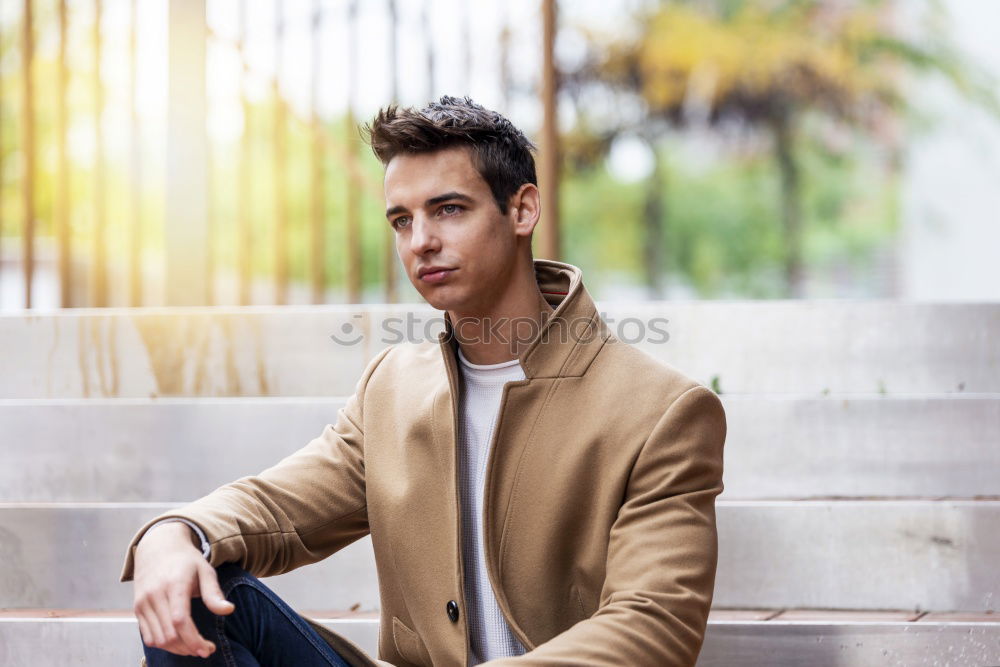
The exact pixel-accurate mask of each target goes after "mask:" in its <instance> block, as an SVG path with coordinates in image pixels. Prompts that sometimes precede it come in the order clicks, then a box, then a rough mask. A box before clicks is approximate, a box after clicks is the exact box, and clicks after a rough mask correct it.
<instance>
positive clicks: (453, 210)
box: [390, 204, 465, 229]
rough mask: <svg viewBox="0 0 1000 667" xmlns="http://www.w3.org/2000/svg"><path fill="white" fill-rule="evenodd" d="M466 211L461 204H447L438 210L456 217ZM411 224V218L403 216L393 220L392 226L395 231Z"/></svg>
mask: <svg viewBox="0 0 1000 667" xmlns="http://www.w3.org/2000/svg"><path fill="white" fill-rule="evenodd" d="M464 209H465V207H464V206H462V205H461V204H445V205H443V206H441V207H440V208H439V209H438V211H439V212H440V213H443V214H445V215H456V214H457V213H459V212H461V211H462V210H464ZM409 223H410V217H409V216H407V215H401V216H399V217H398V218H395V219H394V220H392V222H391V223H390V224H391V225H392V227H393V229H402V228H404V227H406V226H407V225H408V224H409Z"/></svg>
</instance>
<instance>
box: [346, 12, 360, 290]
mask: <svg viewBox="0 0 1000 667" xmlns="http://www.w3.org/2000/svg"><path fill="white" fill-rule="evenodd" d="M357 14H358V5H357V0H349V1H348V3H347V57H346V58H345V62H346V63H347V114H346V119H345V127H344V129H345V133H346V136H345V140H346V141H345V145H344V149H345V150H346V151H347V165H346V166H347V168H348V170H349V171H350V170H352V169H357V164H356V161H355V157H356V152H355V139H356V137H357V133H356V132H355V127H354V96H355V94H356V93H357V81H356V74H357V73H356V72H355V69H356V67H357V61H356V58H355V50H356V44H355V42H356V40H355V36H356V33H355V31H356V30H357ZM344 208H345V211H346V214H347V299H348V302H349V303H361V286H362V280H361V270H362V265H361V229H360V227H361V225H360V220H359V218H358V197H357V192H356V188H355V187H354V184H353V183H351V182H350V180H348V185H347V197H346V199H345V206H344Z"/></svg>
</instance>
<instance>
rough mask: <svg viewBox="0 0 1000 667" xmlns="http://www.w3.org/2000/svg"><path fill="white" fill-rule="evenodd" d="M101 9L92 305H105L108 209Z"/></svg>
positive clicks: (98, 13)
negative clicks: (105, 174) (105, 188)
mask: <svg viewBox="0 0 1000 667" xmlns="http://www.w3.org/2000/svg"><path fill="white" fill-rule="evenodd" d="M103 11H104V7H103V5H102V2H101V0H94V80H93V85H94V230H93V232H94V238H93V263H94V264H93V267H92V275H93V283H92V284H91V288H92V294H91V304H90V305H92V306H95V307H98V308H101V307H104V306H107V305H108V273H107V271H108V266H107V264H108V244H107V210H106V206H105V198H104V185H105V179H104V122H103V120H104V82H103V81H101V56H102V53H103V50H104V49H103V45H104V44H103V38H102V35H101V21H102V15H103Z"/></svg>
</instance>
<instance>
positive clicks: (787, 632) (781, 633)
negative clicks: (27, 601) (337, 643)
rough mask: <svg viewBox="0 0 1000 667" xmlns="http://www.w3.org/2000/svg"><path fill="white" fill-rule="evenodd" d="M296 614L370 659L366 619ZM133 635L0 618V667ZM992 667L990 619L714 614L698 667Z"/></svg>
mask: <svg viewBox="0 0 1000 667" xmlns="http://www.w3.org/2000/svg"><path fill="white" fill-rule="evenodd" d="M302 613H303V614H306V615H308V616H310V617H311V618H315V619H317V620H319V621H320V622H322V623H323V624H324V625H325V626H327V627H329V628H330V629H331V630H334V631H336V632H340V633H342V634H343V635H345V636H347V637H349V638H350V639H352V640H354V641H355V642H356V643H358V644H359V645H360V646H361V647H362V648H364V649H365V650H367V651H369V652H370V653H371V654H373V655H374V654H375V652H376V651H377V638H378V620H377V618H374V617H373V616H372V615H367V617H362V616H358V615H353V614H343V613H334V614H325V613H323V612H306V611H303V612H302ZM141 655H142V648H141V645H140V638H139V630H138V627H137V625H136V622H135V619H134V617H133V616H132V615H131V613H130V612H127V611H115V612H96V613H95V612H88V611H79V610H73V611H69V612H67V611H64V610H32V611H31V612H29V613H24V612H20V613H16V614H11V613H9V612H3V611H0V664H3V665H5V666H9V667H22V666H23V667H28V666H30V667H50V666H51V667H63V666H64V665H69V664H73V665H81V666H83V667H89V666H94V667H97V666H100V667H104V666H105V665H138V663H139V658H140V656H141ZM949 664H950V665H996V664H1000V619H997V618H996V615H995V614H982V613H967V614H962V615H953V614H952V615H949V614H926V615H914V614H912V613H907V612H883V613H879V614H873V613H871V612H861V613H858V612H843V613H839V614H831V613H829V612H817V611H805V612H785V613H782V612H781V610H713V611H712V614H711V615H710V617H709V622H708V630H707V632H706V634H705V644H704V646H703V647H702V652H701V656H700V657H699V660H698V667H785V666H792V665H795V666H799V665H809V666H810V667H871V666H872V665H906V666H907V667H924V666H926V667H931V666H935V667H938V666H942V665H949Z"/></svg>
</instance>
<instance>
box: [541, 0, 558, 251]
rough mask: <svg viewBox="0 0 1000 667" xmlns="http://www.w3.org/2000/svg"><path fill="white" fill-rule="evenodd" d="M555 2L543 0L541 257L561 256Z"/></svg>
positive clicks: (553, 0)
mask: <svg viewBox="0 0 1000 667" xmlns="http://www.w3.org/2000/svg"><path fill="white" fill-rule="evenodd" d="M556 11H557V10H556V1H555V0H542V109H543V115H542V141H541V146H540V148H541V151H540V155H539V158H540V162H541V165H540V166H541V169H540V170H539V171H540V172H541V173H540V174H539V185H540V189H541V195H542V196H541V199H542V215H543V216H544V218H543V220H542V224H541V239H540V241H541V256H542V257H544V258H545V259H554V260H558V259H559V129H558V126H557V115H556V112H557V110H556V96H557V95H558V86H559V82H558V78H557V76H558V75H557V72H556V63H555V38H556V20H557V14H556Z"/></svg>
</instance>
